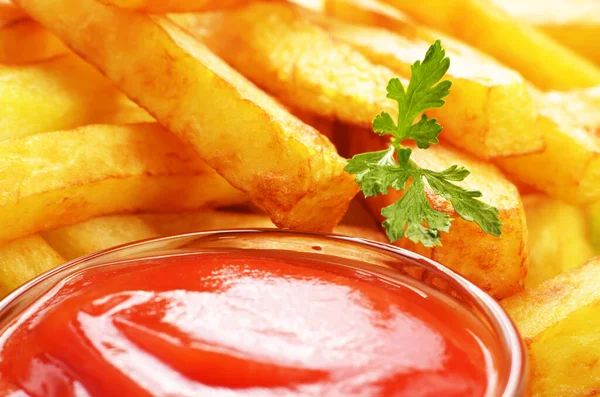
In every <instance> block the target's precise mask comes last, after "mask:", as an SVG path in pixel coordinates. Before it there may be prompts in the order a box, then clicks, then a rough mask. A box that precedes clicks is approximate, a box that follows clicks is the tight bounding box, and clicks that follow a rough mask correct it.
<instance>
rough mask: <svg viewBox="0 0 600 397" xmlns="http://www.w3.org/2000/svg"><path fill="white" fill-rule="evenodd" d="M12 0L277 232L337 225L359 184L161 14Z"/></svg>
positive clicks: (324, 142)
mask: <svg viewBox="0 0 600 397" xmlns="http://www.w3.org/2000/svg"><path fill="white" fill-rule="evenodd" d="M16 3H17V4H18V5H20V6H21V7H22V8H23V9H24V10H25V11H26V12H27V13H29V14H30V15H31V16H32V17H33V18H34V19H36V20H38V21H40V22H41V23H42V24H43V25H45V26H46V27H48V28H49V29H51V30H52V31H54V33H55V34H57V36H59V37H60V38H61V39H62V40H63V41H64V42H65V43H66V44H67V45H69V46H70V47H72V48H73V49H74V50H75V51H76V52H77V53H79V54H81V55H82V56H83V57H84V58H86V59H87V60H88V61H90V62H91V63H93V64H95V65H96V66H97V67H98V68H99V69H100V70H102V71H103V72H104V73H105V74H106V75H107V76H108V77H109V78H110V79H111V80H112V81H113V82H115V83H116V84H117V85H118V86H119V87H120V88H121V89H122V90H123V91H124V92H125V93H126V94H127V95H129V96H130V97H131V98H132V99H133V100H134V101H135V102H137V103H138V104H140V105H141V106H142V107H144V108H146V109H147V110H149V112H150V113H151V114H152V115H153V116H154V117H156V119H157V120H158V121H159V122H160V123H162V124H163V125H165V126H166V127H168V128H169V129H170V130H171V131H173V132H174V133H176V134H177V135H178V136H179V137H180V138H182V139H183V140H184V141H185V142H186V143H188V144H189V145H190V146H191V147H192V148H194V150H196V152H197V153H198V154H199V155H200V156H201V157H202V159H204V160H205V161H206V162H207V163H208V164H209V165H210V166H211V167H213V168H215V169H216V170H217V171H218V172H219V173H220V174H221V175H223V176H224V177H225V178H226V179H227V180H228V181H229V182H230V183H231V184H232V185H233V186H235V187H237V188H239V189H240V190H242V191H244V192H245V193H247V194H248V196H249V197H250V198H251V199H252V200H253V201H254V203H255V204H256V205H258V206H259V207H260V208H262V209H263V210H265V211H266V212H267V213H268V214H269V216H270V217H271V218H272V219H273V221H274V222H275V224H277V225H278V226H281V227H289V228H294V229H304V230H314V231H327V230H331V229H333V227H334V226H335V224H336V223H337V222H338V221H339V220H340V219H341V218H342V216H343V214H344V212H345V211H346V209H347V207H348V204H349V202H350V200H351V198H352V197H353V196H354V195H355V194H356V192H357V190H358V187H357V185H356V184H355V182H354V180H353V177H352V176H351V175H349V174H347V173H346V172H345V171H344V170H343V168H344V165H345V160H344V159H343V158H341V157H340V156H338V154H337V153H336V151H335V147H334V146H333V145H332V144H331V143H330V142H329V140H328V139H327V138H325V137H323V136H322V135H320V134H319V133H318V132H317V131H316V130H314V129H313V128H312V127H309V126H308V125H306V124H304V123H302V122H300V121H299V120H298V119H297V118H295V117H294V116H292V115H291V114H289V113H288V112H287V111H286V110H285V109H284V108H283V107H282V106H281V105H280V104H279V103H277V102H276V101H275V100H273V99H272V98H271V97H269V96H268V95H266V94H265V93H264V92H262V91H260V90H259V89H257V88H256V87H255V86H254V85H252V84H251V83H250V82H249V81H247V80H246V79H245V78H244V77H243V76H241V75H239V74H238V73H237V72H236V71H235V70H233V69H231V68H230V67H229V66H228V65H227V64H226V63H225V62H223V61H221V60H220V59H219V58H217V57H216V56H215V55H214V54H213V53H212V52H210V51H209V50H208V49H207V48H206V47H205V46H204V45H202V44H200V43H199V42H197V41H196V40H195V39H193V38H192V37H191V36H189V35H188V34H186V33H185V32H183V31H182V30H181V29H180V28H178V27H177V26H175V25H174V24H173V23H172V22H170V21H169V20H168V19H166V18H165V17H160V16H154V17H151V16H147V15H143V14H140V13H131V12H127V11H124V10H119V9H117V8H114V7H107V6H103V5H101V4H99V3H97V2H96V1H95V0H81V1H77V2H75V3H73V2H72V1H70V0H48V1H43V2H41V1H38V0H19V1H18V2H16Z"/></svg>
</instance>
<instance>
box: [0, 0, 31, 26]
mask: <svg viewBox="0 0 600 397" xmlns="http://www.w3.org/2000/svg"><path fill="white" fill-rule="evenodd" d="M25 18H27V14H26V13H25V12H23V10H22V9H20V8H18V7H15V5H14V4H13V3H12V2H11V1H10V0H0V21H5V22H13V21H16V20H19V19H25Z"/></svg>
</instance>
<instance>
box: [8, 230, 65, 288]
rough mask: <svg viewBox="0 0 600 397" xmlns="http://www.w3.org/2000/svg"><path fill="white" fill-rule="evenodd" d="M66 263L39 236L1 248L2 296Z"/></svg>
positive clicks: (16, 241) (26, 238)
mask: <svg viewBox="0 0 600 397" xmlns="http://www.w3.org/2000/svg"><path fill="white" fill-rule="evenodd" d="M64 262H65V260H64V259H63V258H62V257H61V256H60V255H59V254H58V252H56V251H55V250H53V249H52V247H50V246H49V245H48V243H46V241H44V239H43V238H41V237H40V236H39V235H35V236H30V237H25V238H21V239H18V240H15V241H12V242H10V243H8V244H4V245H2V246H0V296H4V295H6V294H8V293H9V292H10V291H12V290H14V289H15V288H17V287H18V286H20V285H21V284H23V283H25V282H27V281H29V280H31V279H32V278H34V277H36V276H37V275H39V274H41V273H43V272H45V271H46V270H50V269H52V268H53V267H55V266H58V265H60V264H62V263H64Z"/></svg>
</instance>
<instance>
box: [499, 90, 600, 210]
mask: <svg viewBox="0 0 600 397" xmlns="http://www.w3.org/2000/svg"><path fill="white" fill-rule="evenodd" d="M534 93H535V98H536V101H537V103H538V107H539V117H538V121H539V125H540V128H541V130H542V132H543V134H544V140H545V142H546V149H545V150H544V152H542V153H539V154H531V155H525V156H516V157H513V158H506V159H498V160H497V162H498V164H499V165H500V166H501V167H502V168H503V169H504V170H505V171H507V172H508V173H509V174H510V175H511V176H512V177H514V178H515V179H517V180H519V181H521V182H523V183H526V184H528V185H531V186H533V187H535V188H537V189H539V190H540V191H543V192H545V193H547V194H548V195H550V196H552V197H555V198H558V199H560V200H563V201H565V202H567V203H570V204H575V205H580V204H589V203H593V202H595V201H598V200H600V184H599V183H598V181H599V180H600V135H597V134H596V133H595V132H594V130H593V129H592V127H591V126H586V125H584V124H583V122H582V121H583V120H582V117H580V116H579V115H578V114H575V113H573V112H572V109H571V111H569V110H567V107H566V106H565V104H564V103H563V102H562V101H561V100H559V99H563V100H564V99H566V97H565V96H561V95H557V94H541V93H536V92H535V91H534ZM549 97H550V98H552V99H551V100H549ZM583 119H585V116H583Z"/></svg>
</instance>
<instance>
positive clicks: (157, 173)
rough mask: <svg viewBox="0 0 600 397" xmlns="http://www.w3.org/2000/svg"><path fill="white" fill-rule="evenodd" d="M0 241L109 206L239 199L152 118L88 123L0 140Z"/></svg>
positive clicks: (131, 208)
mask: <svg viewBox="0 0 600 397" xmlns="http://www.w3.org/2000/svg"><path fill="white" fill-rule="evenodd" d="M0 170H2V173H0V191H2V192H3V194H2V196H1V197H0V222H1V223H2V225H3V227H2V228H0V242H6V241H9V240H12V239H16V238H19V237H23V236H27V235H30V234H33V233H38V232H40V231H44V230H49V229H54V228H56V227H59V226H62V225H69V224H73V223H76V222H80V221H84V220H87V219H89V218H92V217H95V216H100V215H108V214H111V213H116V212H119V213H126V212H140V211H175V210H186V209H194V208H199V207H203V206H211V205H212V206H215V205H231V204H235V203H240V202H243V201H244V200H245V197H244V195H243V194H242V193H241V192H239V191H238V190H236V189H234V188H233V187H231V186H230V185H229V184H228V183H227V182H226V181H225V180H223V179H222V178H221V177H219V176H218V175H217V174H216V172H214V171H213V170H212V169H210V168H209V167H208V166H206V165H205V164H204V163H203V162H202V161H200V160H199V159H198V158H197V156H196V154H195V153H194V152H193V151H191V150H190V149H189V148H188V147H187V146H186V145H184V144H183V143H182V142H180V141H179V140H178V139H177V138H176V137H175V136H173V135H172V134H169V133H168V131H166V130H164V129H163V128H161V127H159V126H158V125H156V124H139V125H128V126H114V125H93V126H88V127H81V128H78V129H75V130H69V131H59V132H52V133H45V134H38V135H34V136H29V137H26V138H21V139H13V140H9V141H5V142H3V143H1V144H0Z"/></svg>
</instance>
